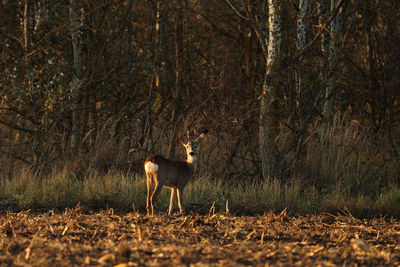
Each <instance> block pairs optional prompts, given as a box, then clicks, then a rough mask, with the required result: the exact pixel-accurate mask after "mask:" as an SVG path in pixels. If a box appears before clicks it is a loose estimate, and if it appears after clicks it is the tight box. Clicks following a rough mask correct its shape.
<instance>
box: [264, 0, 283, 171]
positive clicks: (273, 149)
mask: <svg viewBox="0 0 400 267" xmlns="http://www.w3.org/2000/svg"><path fill="white" fill-rule="evenodd" d="M268 3H269V7H268V8H269V41H268V55H267V58H266V69H265V78H264V85H263V90H262V95H261V107H260V119H259V138H260V157H261V166H262V174H263V178H264V179H273V178H279V177H280V164H279V161H278V156H279V155H278V149H277V146H276V143H275V138H276V135H277V118H276V116H277V101H278V100H277V93H278V88H277V87H278V80H279V79H278V77H277V76H278V75H279V65H280V46H281V17H280V12H281V6H280V5H281V3H280V1H279V0H268Z"/></svg>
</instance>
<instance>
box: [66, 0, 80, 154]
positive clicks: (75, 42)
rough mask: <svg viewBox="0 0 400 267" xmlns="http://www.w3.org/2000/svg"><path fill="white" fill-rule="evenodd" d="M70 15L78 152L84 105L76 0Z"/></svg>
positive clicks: (74, 135)
mask: <svg viewBox="0 0 400 267" xmlns="http://www.w3.org/2000/svg"><path fill="white" fill-rule="evenodd" d="M69 2H70V16H71V37H72V47H73V53H74V71H73V76H72V92H73V100H72V101H73V107H72V132H71V149H72V151H73V152H74V153H76V152H77V151H78V149H79V144H80V125H81V122H80V117H81V116H80V115H81V105H82V103H81V102H82V92H81V83H82V81H81V72H82V61H81V51H80V44H79V41H80V40H79V39H80V38H79V32H78V31H79V26H80V21H79V17H78V12H77V5H76V0H70V1H69Z"/></svg>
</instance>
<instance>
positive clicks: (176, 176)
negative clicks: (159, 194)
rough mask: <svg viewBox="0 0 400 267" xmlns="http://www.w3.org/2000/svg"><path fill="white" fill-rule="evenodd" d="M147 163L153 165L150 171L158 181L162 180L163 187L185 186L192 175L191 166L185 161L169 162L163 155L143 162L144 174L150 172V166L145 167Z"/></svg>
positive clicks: (152, 156)
mask: <svg viewBox="0 0 400 267" xmlns="http://www.w3.org/2000/svg"><path fill="white" fill-rule="evenodd" d="M149 162H151V163H152V164H154V165H151V166H152V170H153V171H155V172H157V174H158V175H157V176H158V178H159V179H160V180H163V184H164V186H168V187H178V186H179V185H186V184H187V183H188V182H189V179H190V178H191V176H192V175H193V166H192V165H191V164H188V163H187V162H186V161H181V160H170V159H167V158H165V157H164V156H163V155H157V154H156V155H151V156H149V157H148V158H147V159H146V160H145V162H144V166H145V170H146V172H147V171H148V170H150V168H149V166H150V165H147V164H148V163H149ZM146 166H147V167H146ZM160 182H162V181H160Z"/></svg>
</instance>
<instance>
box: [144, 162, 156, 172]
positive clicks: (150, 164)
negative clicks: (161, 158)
mask: <svg viewBox="0 0 400 267" xmlns="http://www.w3.org/2000/svg"><path fill="white" fill-rule="evenodd" d="M144 169H145V171H146V172H157V171H158V164H155V163H153V162H151V161H149V162H147V163H146V165H145V166H144Z"/></svg>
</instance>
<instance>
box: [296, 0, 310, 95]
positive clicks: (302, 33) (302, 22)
mask: <svg viewBox="0 0 400 267" xmlns="http://www.w3.org/2000/svg"><path fill="white" fill-rule="evenodd" d="M307 10H308V0H300V1H299V17H298V20H297V42H296V48H297V51H300V49H301V48H303V46H304V45H305V44H306V35H307V31H306V28H307V19H306V16H307ZM302 61H303V57H302V56H300V57H299V64H298V65H297V68H296V84H297V92H298V94H299V95H300V94H301V92H302V80H303V77H302V66H303V63H302Z"/></svg>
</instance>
